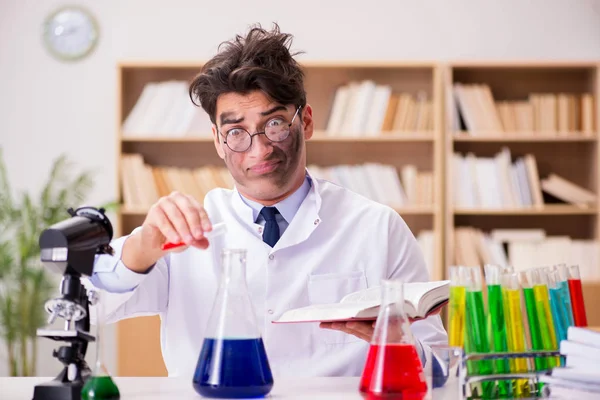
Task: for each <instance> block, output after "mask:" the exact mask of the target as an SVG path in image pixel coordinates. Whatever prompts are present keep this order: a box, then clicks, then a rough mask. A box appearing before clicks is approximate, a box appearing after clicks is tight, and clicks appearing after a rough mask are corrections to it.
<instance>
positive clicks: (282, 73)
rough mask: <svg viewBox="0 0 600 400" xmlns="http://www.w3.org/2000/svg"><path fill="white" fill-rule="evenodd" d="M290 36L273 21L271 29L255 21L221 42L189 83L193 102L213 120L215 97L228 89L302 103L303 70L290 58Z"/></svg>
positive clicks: (284, 102) (285, 103)
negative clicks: (246, 30)
mask: <svg viewBox="0 0 600 400" xmlns="http://www.w3.org/2000/svg"><path fill="white" fill-rule="evenodd" d="M292 39H293V37H292V35H290V34H286V33H281V32H280V30H279V26H278V25H277V24H274V27H273V29H272V30H271V31H270V32H269V31H267V30H265V29H263V28H261V27H260V25H258V26H254V27H251V29H250V30H249V31H248V33H247V35H246V36H245V37H242V36H240V35H236V36H235V39H233V40H230V41H227V42H223V43H221V44H220V45H219V52H218V54H217V55H216V56H214V57H213V58H212V59H211V60H209V61H208V62H207V63H206V64H205V65H204V66H203V67H202V69H201V71H200V73H199V74H198V75H197V76H196V77H195V78H194V79H193V81H192V82H191V84H190V88H189V94H190V98H191V99H192V102H194V104H196V105H198V106H201V107H202V108H203V109H204V111H206V113H207V114H208V115H209V116H210V120H211V121H212V122H213V124H216V122H215V121H216V116H215V113H216V108H217V98H218V97H219V96H220V95H222V94H225V93H228V92H235V93H241V94H246V93H249V92H251V91H254V90H260V91H262V92H264V93H265V94H266V95H267V96H268V97H269V98H270V99H271V100H273V101H275V102H278V103H281V104H283V105H288V104H293V105H294V106H296V107H300V106H301V107H304V106H305V105H306V91H305V89H304V73H303V71H302V69H301V67H300V65H299V64H298V63H297V62H296V60H295V59H294V58H293V57H294V56H295V55H296V54H298V53H295V54H292V53H290V45H291V42H292ZM221 48H222V50H221ZM196 99H197V100H198V102H196V101H195V100H196Z"/></svg>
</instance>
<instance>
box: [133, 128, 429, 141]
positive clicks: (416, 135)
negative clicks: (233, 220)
mask: <svg viewBox="0 0 600 400" xmlns="http://www.w3.org/2000/svg"><path fill="white" fill-rule="evenodd" d="M434 138H435V133H434V132H386V133H384V134H380V135H378V136H366V135H362V136H344V135H342V134H340V135H336V136H327V135H326V133H325V132H324V131H315V133H314V135H313V137H312V138H311V139H310V140H309V142H318V143H354V142H356V143H361V144H364V143H385V142H432V141H433V140H434ZM121 141H122V142H124V143H139V142H149V143H154V142H155V143H213V138H212V136H200V135H190V136H184V137H169V136H158V135H157V136H140V137H123V136H121Z"/></svg>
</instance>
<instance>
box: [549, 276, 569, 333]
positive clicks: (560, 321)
mask: <svg viewBox="0 0 600 400" xmlns="http://www.w3.org/2000/svg"><path fill="white" fill-rule="evenodd" d="M549 292H550V308H551V310H552V319H554V329H555V330H556V340H557V341H558V343H560V341H561V340H567V322H568V321H567V316H566V315H565V313H564V306H563V304H562V302H563V296H562V294H563V291H562V289H559V288H557V289H554V288H550V290H549Z"/></svg>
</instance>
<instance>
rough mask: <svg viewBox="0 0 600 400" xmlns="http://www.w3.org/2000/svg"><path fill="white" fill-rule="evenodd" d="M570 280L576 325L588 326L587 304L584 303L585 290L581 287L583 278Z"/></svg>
mask: <svg viewBox="0 0 600 400" xmlns="http://www.w3.org/2000/svg"><path fill="white" fill-rule="evenodd" d="M568 282H569V292H570V294H571V306H572V307H573V320H574V322H575V326H587V317H586V315H585V304H584V303H583V290H582V289H581V279H569V281H568Z"/></svg>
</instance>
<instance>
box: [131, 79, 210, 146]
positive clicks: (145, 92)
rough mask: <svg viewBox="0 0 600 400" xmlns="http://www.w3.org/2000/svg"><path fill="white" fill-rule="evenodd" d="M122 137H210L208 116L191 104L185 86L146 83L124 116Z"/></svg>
mask: <svg viewBox="0 0 600 400" xmlns="http://www.w3.org/2000/svg"><path fill="white" fill-rule="evenodd" d="M121 134H122V136H123V137H124V138H136V137H185V136H199V137H202V136H206V137H211V136H212V135H211V122H210V118H209V117H208V114H206V112H205V111H204V110H203V109H202V108H201V107H198V106H196V105H195V104H193V103H192V101H191V99H190V96H189V92H188V83H187V82H185V81H177V80H168V81H161V82H149V83H147V84H145V85H144V87H143V89H142V92H141V94H140V96H139V97H138V99H137V101H136V102H135V104H134V105H133V107H132V109H131V111H129V113H128V114H127V116H126V117H125V120H124V121H123V124H122V127H121Z"/></svg>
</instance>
